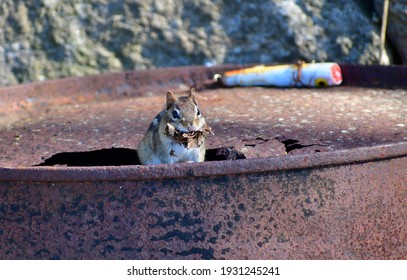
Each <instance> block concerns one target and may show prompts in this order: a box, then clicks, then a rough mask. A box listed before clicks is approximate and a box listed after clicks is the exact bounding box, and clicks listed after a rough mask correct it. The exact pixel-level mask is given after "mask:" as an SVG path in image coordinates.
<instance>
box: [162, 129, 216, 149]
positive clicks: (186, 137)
mask: <svg viewBox="0 0 407 280" xmlns="http://www.w3.org/2000/svg"><path fill="white" fill-rule="evenodd" d="M209 133H211V134H213V132H212V129H211V128H210V127H209V126H208V125H207V124H204V125H203V126H202V128H201V129H200V130H196V131H192V132H181V131H179V130H177V129H176V128H175V127H174V126H173V125H171V124H169V123H167V126H166V128H165V135H167V136H169V137H171V138H172V139H173V140H174V141H175V142H178V143H180V144H183V145H184V146H185V147H186V148H187V149H191V148H199V147H200V146H201V145H202V144H203V142H204V140H205V138H206V137H207V136H208V134H209Z"/></svg>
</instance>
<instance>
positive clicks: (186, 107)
mask: <svg viewBox="0 0 407 280" xmlns="http://www.w3.org/2000/svg"><path fill="white" fill-rule="evenodd" d="M165 112H166V114H167V119H168V123H169V124H171V125H173V126H174V127H175V128H176V129H177V130H179V131H181V132H192V131H197V130H199V129H201V128H202V126H203V125H204V124H205V119H204V117H203V116H202V115H201V111H200V110H199V109H198V102H197V100H196V96H195V89H191V91H190V93H189V95H188V96H181V97H179V98H176V97H175V96H174V94H173V93H172V92H171V91H168V92H167V99H166V102H165Z"/></svg>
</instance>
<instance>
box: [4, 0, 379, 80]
mask: <svg viewBox="0 0 407 280" xmlns="http://www.w3.org/2000/svg"><path fill="white" fill-rule="evenodd" d="M363 3H365V4H364V5H363ZM372 5H373V4H371V5H370V6H372ZM370 6H369V5H367V6H366V1H362V0H352V1H333V0H325V1H324V0H304V1H300V0H269V1H263V0H254V1H240V0H179V1H171V0H87V1H85V0H69V1H57V0H32V1H28V0H2V1H1V3H0V84H1V85H10V84H15V83H26V82H32V81H40V80H45V79H53V78H59V77H67V76H80V75H89V74H96V73H101V72H110V71H113V72H114V71H122V70H133V69H148V68H152V67H168V66H184V65H202V64H206V65H213V64H225V63H238V64H241V63H279V62H296V61H297V60H298V59H304V60H307V61H310V60H316V61H337V62H350V63H362V64H372V63H377V62H378V59H379V52H380V50H379V41H380V40H379V34H380V26H379V24H378V23H377V22H376V23H375V22H374V21H373V19H372V13H371V12H369V7H370Z"/></svg>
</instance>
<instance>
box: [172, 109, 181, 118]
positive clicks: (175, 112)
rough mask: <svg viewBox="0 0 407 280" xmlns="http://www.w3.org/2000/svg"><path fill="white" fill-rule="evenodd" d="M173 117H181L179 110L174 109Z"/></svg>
mask: <svg viewBox="0 0 407 280" xmlns="http://www.w3.org/2000/svg"><path fill="white" fill-rule="evenodd" d="M172 117H173V118H174V119H179V118H180V117H179V113H178V111H177V110H174V111H172Z"/></svg>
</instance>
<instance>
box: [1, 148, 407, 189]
mask: <svg viewBox="0 0 407 280" xmlns="http://www.w3.org/2000/svg"><path fill="white" fill-rule="evenodd" d="M399 157H407V142H400V143H392V144H385V145H377V146H372V147H359V148H353V149H344V150H337V151H331V152H321V153H313V154H305V155H287V156H280V157H271V158H256V159H243V160H235V161H212V162H203V163H180V164H159V165H134V166H106V167H92V166H90V167H17V168H15V167H13V168H7V167H2V168H0V181H19V182H25V181H31V182H32V181H38V182H93V181H99V182H103V181H105V182H112V181H149V180H161V179H188V178H192V177H214V176H224V175H236V176H238V175H245V174H251V173H266V172H267V173H270V172H271V173H272V172H279V171H287V170H297V169H307V168H321V167H328V166H337V165H344V164H361V163H366V162H372V161H378V160H389V159H392V158H399Z"/></svg>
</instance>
